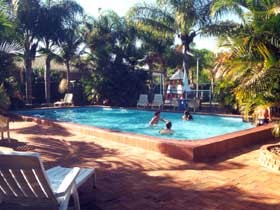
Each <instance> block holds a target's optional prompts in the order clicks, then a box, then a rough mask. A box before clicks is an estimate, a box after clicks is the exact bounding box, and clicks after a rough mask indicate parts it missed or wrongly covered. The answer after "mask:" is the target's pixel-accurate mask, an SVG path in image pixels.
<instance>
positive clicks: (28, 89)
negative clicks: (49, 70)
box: [24, 49, 32, 104]
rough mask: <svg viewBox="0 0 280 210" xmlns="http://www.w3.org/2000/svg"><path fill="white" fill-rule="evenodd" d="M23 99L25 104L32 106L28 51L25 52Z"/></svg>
mask: <svg viewBox="0 0 280 210" xmlns="http://www.w3.org/2000/svg"><path fill="white" fill-rule="evenodd" d="M24 65H25V98H26V103H27V104H32V58H31V56H30V50H29V49H28V50H27V51H26V52H25V59H24Z"/></svg>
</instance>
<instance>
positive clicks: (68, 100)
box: [54, 93, 73, 106]
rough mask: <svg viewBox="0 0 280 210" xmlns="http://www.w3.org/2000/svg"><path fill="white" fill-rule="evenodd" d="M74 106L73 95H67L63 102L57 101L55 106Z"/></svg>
mask: <svg viewBox="0 0 280 210" xmlns="http://www.w3.org/2000/svg"><path fill="white" fill-rule="evenodd" d="M67 105H69V106H72V105H73V93H66V94H65V96H64V99H63V100H62V101H57V102H55V103H54V106H67Z"/></svg>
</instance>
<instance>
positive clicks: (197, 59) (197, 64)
mask: <svg viewBox="0 0 280 210" xmlns="http://www.w3.org/2000/svg"><path fill="white" fill-rule="evenodd" d="M198 68H199V58H196V98H198Z"/></svg>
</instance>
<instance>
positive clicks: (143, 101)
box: [137, 94, 149, 108]
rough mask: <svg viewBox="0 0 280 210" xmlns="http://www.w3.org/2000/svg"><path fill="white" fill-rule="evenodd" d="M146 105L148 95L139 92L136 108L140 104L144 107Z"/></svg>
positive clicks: (147, 103)
mask: <svg viewBox="0 0 280 210" xmlns="http://www.w3.org/2000/svg"><path fill="white" fill-rule="evenodd" d="M148 105H149V101H148V95H146V94H140V96H139V100H138V101H137V108H138V107H140V106H142V107H144V108H145V107H146V106H148Z"/></svg>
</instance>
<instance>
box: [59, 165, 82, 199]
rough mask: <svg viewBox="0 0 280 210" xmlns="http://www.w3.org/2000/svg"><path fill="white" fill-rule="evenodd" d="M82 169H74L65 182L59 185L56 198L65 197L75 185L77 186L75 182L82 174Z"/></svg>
mask: <svg viewBox="0 0 280 210" xmlns="http://www.w3.org/2000/svg"><path fill="white" fill-rule="evenodd" d="M80 170H81V169H80V168H78V167H74V168H73V169H72V170H71V171H70V172H69V173H68V174H67V175H66V176H65V178H64V180H63V181H62V182H61V184H60V185H59V187H58V189H57V190H56V193H55V195H56V197H60V196H64V195H65V193H66V192H69V190H71V189H72V187H73V185H75V180H76V178H77V176H78V175H79V173H80Z"/></svg>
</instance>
